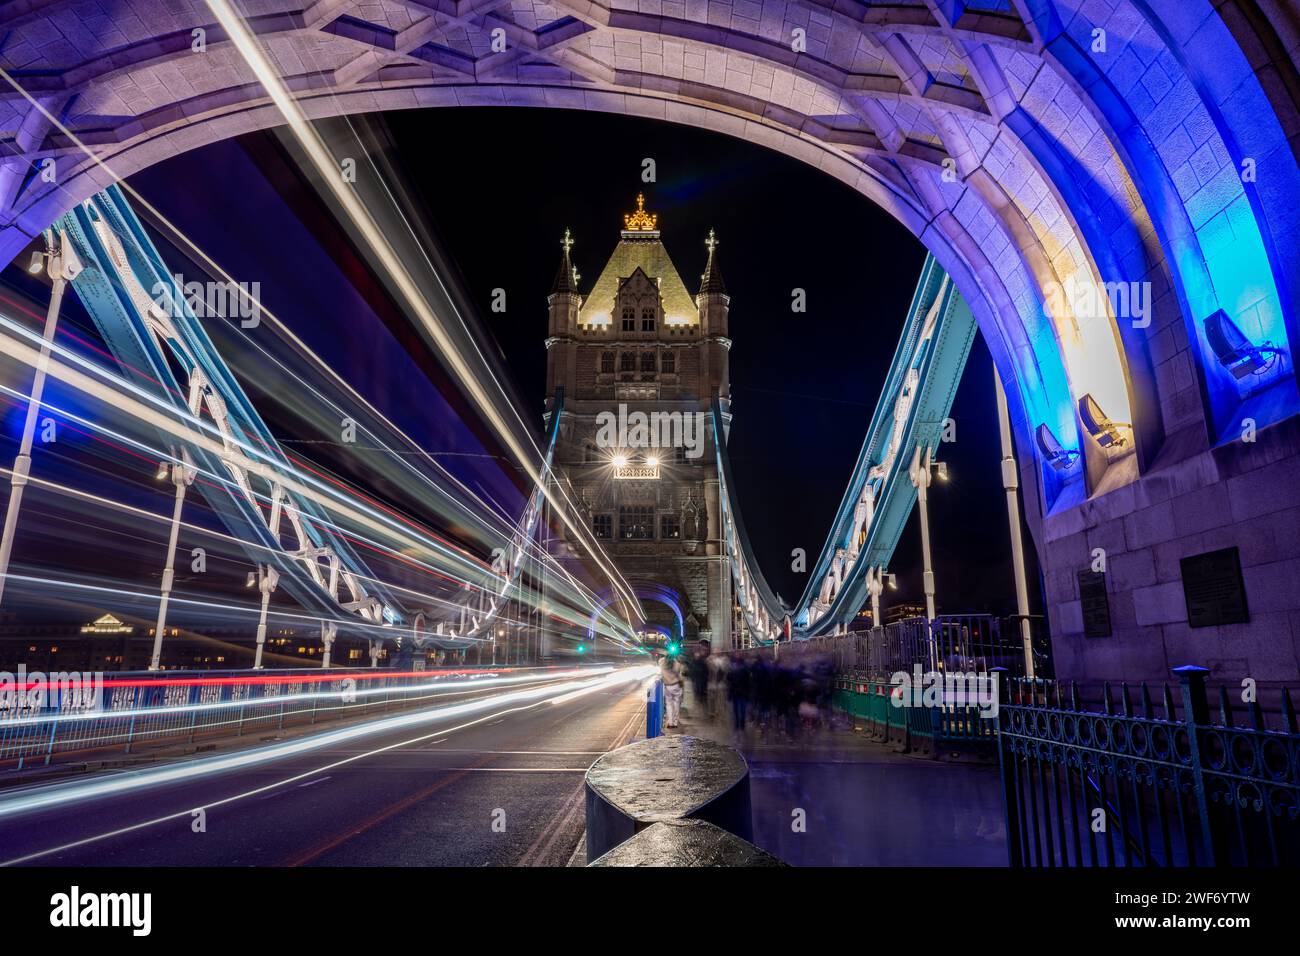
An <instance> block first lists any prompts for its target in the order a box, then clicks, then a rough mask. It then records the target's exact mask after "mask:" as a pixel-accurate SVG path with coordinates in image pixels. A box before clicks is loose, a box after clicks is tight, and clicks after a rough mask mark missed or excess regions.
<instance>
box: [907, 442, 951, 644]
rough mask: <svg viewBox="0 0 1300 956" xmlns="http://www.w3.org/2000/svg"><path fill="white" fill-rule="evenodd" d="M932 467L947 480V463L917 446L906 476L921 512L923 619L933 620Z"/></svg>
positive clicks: (941, 479) (928, 450) (939, 475)
mask: <svg viewBox="0 0 1300 956" xmlns="http://www.w3.org/2000/svg"><path fill="white" fill-rule="evenodd" d="M931 468H933V469H934V471H935V473H937V475H938V477H939V480H940V481H947V480H948V465H947V463H945V462H934V461H931V455H930V449H929V448H925V449H922V448H919V447H918V448H917V449H916V454H915V455H913V456H912V467H911V468H909V469H908V477H910V478H911V479H912V484H913V485H915V486H916V503H917V507H918V508H919V509H920V513H921V563H922V566H923V568H924V574H923V576H922V587H923V589H924V591H925V619H926V620H927V621H933V620H934V616H935V614H934V568H933V566H932V565H931V562H930V509H929V507H928V497H929V496H928V494H927V492H928V490H929V487H930V482H931V480H932V476H931V471H930V469H931Z"/></svg>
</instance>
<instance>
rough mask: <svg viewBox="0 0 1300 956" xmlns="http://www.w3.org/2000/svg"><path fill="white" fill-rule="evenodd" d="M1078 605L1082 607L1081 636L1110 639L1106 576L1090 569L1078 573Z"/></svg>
mask: <svg viewBox="0 0 1300 956" xmlns="http://www.w3.org/2000/svg"><path fill="white" fill-rule="evenodd" d="M1079 603H1080V605H1082V607H1083V636H1084V637H1110V634H1111V631H1110V598H1108V597H1107V596H1106V575H1105V574H1103V573H1102V572H1100V571H1094V570H1092V569H1091V568H1085V569H1084V570H1082V571H1080V572H1079Z"/></svg>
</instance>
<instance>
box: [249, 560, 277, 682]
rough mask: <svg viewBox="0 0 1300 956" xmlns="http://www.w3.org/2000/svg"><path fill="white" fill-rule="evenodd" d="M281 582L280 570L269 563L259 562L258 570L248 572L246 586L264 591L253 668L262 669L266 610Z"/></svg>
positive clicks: (258, 619) (258, 618)
mask: <svg viewBox="0 0 1300 956" xmlns="http://www.w3.org/2000/svg"><path fill="white" fill-rule="evenodd" d="M279 583H280V572H279V571H277V570H276V569H275V568H273V567H271V566H270V565H269V564H259V565H258V566H257V570H256V571H249V572H248V579H247V581H246V582H245V584H244V587H248V588H251V587H253V586H256V587H257V589H258V590H259V591H261V592H262V610H261V612H260V613H259V614H258V617H257V651H256V652H255V653H254V655H253V670H255V671H260V670H261V669H262V648H263V646H264V645H265V644H266V611H267V608H268V607H269V606H270V604H271V594H272V592H274V591H275V587H276V585H277V584H279Z"/></svg>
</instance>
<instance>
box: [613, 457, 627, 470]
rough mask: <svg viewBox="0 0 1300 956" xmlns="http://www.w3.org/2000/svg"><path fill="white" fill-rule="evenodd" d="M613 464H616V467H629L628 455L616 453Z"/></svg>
mask: <svg viewBox="0 0 1300 956" xmlns="http://www.w3.org/2000/svg"><path fill="white" fill-rule="evenodd" d="M613 464H614V467H615V468H626V467H627V455H615V456H614V460H613Z"/></svg>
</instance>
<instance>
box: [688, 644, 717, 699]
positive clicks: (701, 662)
mask: <svg viewBox="0 0 1300 956" xmlns="http://www.w3.org/2000/svg"><path fill="white" fill-rule="evenodd" d="M712 649H713V646H712V645H711V644H710V643H709V642H708V641H706V640H702V641H699V642H698V643H697V644H696V645H695V652H694V653H693V654H692V655H691V690H692V692H693V695H694V697H693V699H694V701H695V704H698V705H699V708H700V716H704V715H705V714H707V713H708V710H709V652H710V651H711V650H712ZM692 706H694V705H692Z"/></svg>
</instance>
